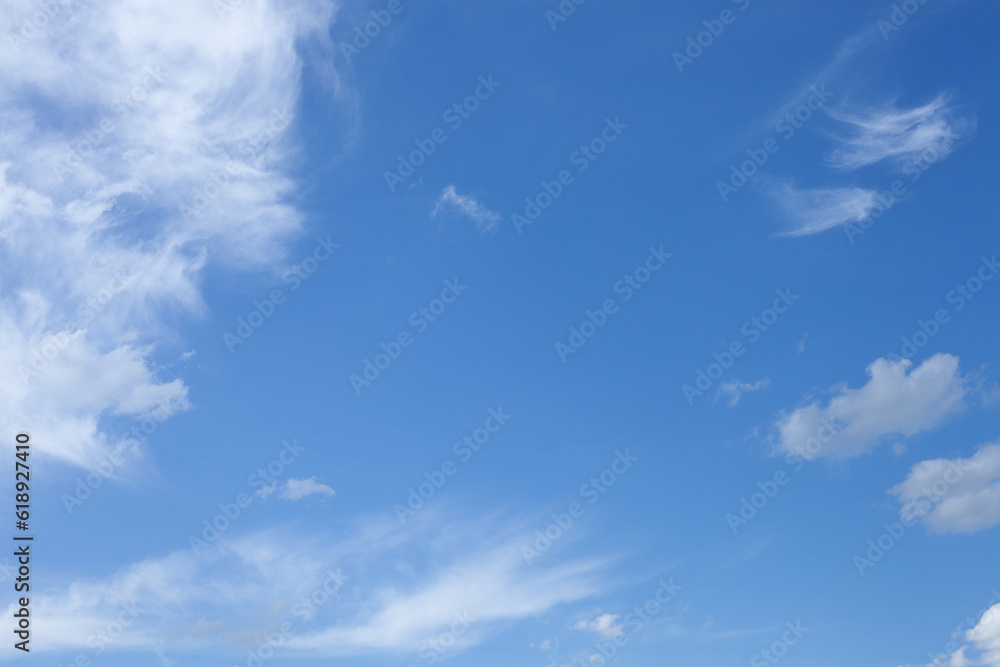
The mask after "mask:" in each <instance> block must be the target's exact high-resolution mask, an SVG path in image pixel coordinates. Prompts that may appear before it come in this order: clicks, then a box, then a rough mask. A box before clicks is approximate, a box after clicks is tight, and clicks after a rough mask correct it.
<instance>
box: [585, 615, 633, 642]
mask: <svg viewBox="0 0 1000 667" xmlns="http://www.w3.org/2000/svg"><path fill="white" fill-rule="evenodd" d="M573 629H574V630H587V631H589V632H596V633H597V634H598V635H599V636H600V638H601V639H614V638H615V637H617V636H618V635H620V634H622V632H623V631H624V626H623V625H622V624H621V623H619V622H618V614H601V615H600V616H598V617H597V618H595V619H593V620H591V621H580V622H578V623H577V624H576V625H574V626H573Z"/></svg>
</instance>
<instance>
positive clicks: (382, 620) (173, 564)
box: [0, 515, 611, 662]
mask: <svg viewBox="0 0 1000 667" xmlns="http://www.w3.org/2000/svg"><path fill="white" fill-rule="evenodd" d="M432 516H434V515H424V519H425V520H424V521H423V522H413V523H412V524H410V525H408V526H406V527H401V526H399V524H398V523H397V522H396V521H394V520H391V519H388V520H382V519H380V518H373V517H364V518H363V519H362V520H360V521H358V522H357V524H356V527H355V528H354V529H350V528H349V527H347V528H346V529H344V528H342V529H339V530H338V531H337V534H338V535H341V536H343V537H341V538H339V541H337V542H332V543H331V542H328V541H325V540H323V539H318V538H303V537H301V536H297V535H293V534H289V533H288V532H287V531H266V532H259V533H253V534H248V535H245V536H242V537H236V536H233V533H232V531H233V530H235V529H230V532H229V533H227V534H226V535H224V536H223V537H222V539H221V540H219V541H218V542H216V543H214V544H213V545H211V547H208V548H202V549H200V555H195V553H194V552H193V551H191V550H184V551H179V552H174V553H171V554H168V555H166V556H163V557H160V558H153V559H149V560H145V561H143V562H140V563H136V564H133V565H130V566H127V567H124V568H122V569H120V570H119V571H117V572H115V573H114V574H112V575H110V576H103V577H99V578H90V577H85V578H79V579H76V580H75V581H70V582H69V583H67V584H66V585H64V586H59V587H55V586H51V585H48V586H46V587H43V588H41V589H40V590H38V591H37V592H35V595H34V596H33V597H32V629H33V636H32V639H34V640H35V641H36V642H37V644H38V650H40V651H71V650H87V649H88V648H91V647H88V645H87V641H88V639H89V638H90V637H92V636H93V634H94V633H95V632H97V631H99V630H104V629H105V628H107V627H108V624H109V623H112V622H114V621H115V620H116V619H117V618H118V616H119V614H120V613H121V612H122V608H123V605H126V606H130V607H131V606H134V607H135V608H137V609H139V610H140V612H139V614H138V615H137V617H136V618H135V619H134V621H133V622H132V623H131V624H130V625H129V627H128V631H127V632H124V633H122V634H121V636H120V637H119V639H118V640H117V641H116V642H115V643H114V644H113V645H111V647H110V648H111V649H113V650H122V649H130V650H146V651H151V652H152V651H157V650H165V649H167V650H172V651H185V650H190V651H203V650H205V649H208V648H212V649H219V648H220V647H221V648H223V649H225V648H226V647H229V648H230V649H231V650H232V651H233V654H234V655H236V654H241V655H245V648H246V646H248V645H252V646H256V645H257V643H259V639H260V637H261V636H262V635H263V634H265V633H273V632H275V631H276V629H277V628H278V627H279V626H280V625H281V623H282V622H285V621H289V622H291V623H292V624H293V626H294V630H295V631H294V633H293V634H292V635H291V637H290V638H289V639H288V640H287V641H286V643H285V650H286V651H287V652H288V654H289V655H291V656H293V657H294V656H307V657H312V658H316V657H335V656H350V655H361V654H375V655H378V654H381V655H395V654H400V653H407V652H417V651H419V650H421V648H422V647H424V646H426V645H427V642H428V641H429V640H432V639H435V638H437V637H439V636H440V634H441V633H442V632H446V631H449V630H450V629H452V628H454V626H455V623H456V617H459V618H462V619H464V620H465V621H466V624H467V626H468V627H466V628H464V630H465V631H464V632H462V633H461V635H460V637H459V638H458V641H457V642H456V643H455V645H454V646H452V647H451V648H450V649H449V650H450V651H453V650H454V651H457V650H461V649H462V648H468V647H469V646H472V645H475V644H477V643H479V642H480V641H482V640H483V639H484V638H485V637H487V636H489V635H491V634H492V633H494V632H495V631H497V630H498V629H499V628H501V627H503V623H502V622H503V621H511V620H519V619H525V618H531V617H534V616H536V615H538V614H540V613H543V612H545V611H547V610H549V609H551V608H552V607H554V606H555V605H559V604H563V603H569V602H574V601H578V600H582V599H585V598H588V597H591V596H593V595H596V594H598V593H602V592H605V591H606V584H605V583H602V582H603V581H604V580H605V576H604V575H605V570H606V568H607V566H608V565H609V564H610V562H611V561H609V560H607V559H594V558H591V559H581V560H574V561H568V562H567V561H563V562H559V561H558V560H557V559H556V558H555V556H554V555H553V557H552V558H550V559H549V560H548V561H539V562H536V563H533V564H532V565H530V566H529V565H527V564H526V563H525V561H524V558H523V557H522V555H521V553H520V547H521V544H523V543H524V542H525V541H526V540H529V539H530V535H531V529H532V527H533V524H531V525H527V524H523V525H511V524H500V523H498V522H497V521H495V520H493V519H490V520H480V521H477V522H475V523H472V522H446V521H443V520H436V519H433V520H432ZM334 575H336V579H337V580H340V581H341V582H344V581H345V580H346V583H343V587H340V586H339V585H338V586H337V587H336V589H337V590H336V595H335V596H332V597H330V599H329V601H327V602H325V603H324V604H323V605H322V606H321V607H320V608H312V609H307V606H306V605H303V604H302V603H303V602H304V601H305V600H307V598H309V597H311V596H312V594H313V593H315V592H316V591H317V590H319V589H320V588H321V587H322V586H323V585H324V584H329V582H330V581H331V577H333V576H334ZM57 580H59V581H65V580H66V578H65V576H64V577H62V578H51V579H50V581H57ZM313 599H314V600H315V598H313ZM5 613H7V614H8V615H10V614H12V613H13V608H8V609H7V610H6V612H5ZM209 620H210V622H209ZM32 646H33V648H34V642H33V644H32ZM13 653H14V649H13V648H12V647H11V645H10V644H9V643H8V644H7V645H6V647H5V648H0V656H3V655H6V656H11V655H13ZM182 662H183V661H182Z"/></svg>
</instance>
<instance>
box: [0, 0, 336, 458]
mask: <svg viewBox="0 0 1000 667" xmlns="http://www.w3.org/2000/svg"><path fill="white" fill-rule="evenodd" d="M214 4H215V5H218V4H219V3H214ZM44 5H45V7H48V9H47V10H45V11H44V12H43V13H45V12H47V13H46V16H47V18H46V19H45V22H44V26H43V29H37V28H32V27H31V21H32V20H33V19H32V17H33V16H35V15H37V14H38V13H39V12H40V11H41V10H42V8H43V6H42V5H39V4H38V3H37V2H34V1H33V0H11V2H9V3H7V6H6V7H5V11H4V12H3V13H2V15H0V34H3V35H5V37H4V38H3V39H0V85H2V87H3V90H4V96H3V99H2V100H0V113H2V115H3V117H4V124H3V127H2V128H0V267H2V268H0V284H2V285H3V291H2V292H0V312H2V313H3V315H2V317H0V340H2V342H3V346H2V348H0V428H2V429H4V430H5V431H7V432H11V431H15V430H29V431H31V432H32V433H33V436H34V437H35V439H36V440H38V441H40V442H44V443H45V446H44V447H42V448H40V449H39V451H42V452H47V453H51V454H52V455H54V456H56V457H58V458H61V459H63V460H65V461H67V462H71V463H73V464H77V465H81V466H86V465H90V464H91V463H92V462H93V461H95V460H97V459H100V458H103V457H104V456H105V455H106V454H107V451H108V450H109V449H110V448H114V447H116V446H118V445H119V444H120V438H119V437H117V436H115V435H113V434H110V433H108V432H106V429H107V428H109V426H108V420H109V418H113V417H115V416H125V417H129V418H132V417H136V418H144V417H146V416H148V415H150V414H151V413H152V412H153V410H154V409H157V408H159V412H158V414H160V415H169V414H173V413H174V412H176V411H178V410H183V409H185V408H186V407H187V406H188V402H187V388H186V387H185V385H184V383H183V381H182V380H180V379H170V378H161V375H162V373H161V371H160V370H159V369H158V368H157V364H156V362H155V360H154V357H155V355H156V354H157V348H156V347H155V346H154V342H155V341H158V340H163V339H165V340H167V341H169V342H177V341H176V333H175V332H174V330H173V328H168V327H167V326H165V325H164V324H163V320H162V318H161V315H162V314H163V313H164V312H165V311H167V310H169V311H170V312H171V313H173V312H176V311H178V310H180V311H182V312H183V311H187V312H189V313H199V312H200V311H202V310H203V304H202V300H201V296H200V286H199V281H200V280H201V276H202V270H203V269H204V268H205V266H206V265H207V264H208V263H209V262H217V263H219V264H222V265H225V266H227V267H229V268H231V269H235V270H260V269H276V268H277V264H278V263H279V262H280V261H281V260H282V259H283V258H284V248H285V246H286V244H287V242H288V241H289V240H290V239H291V238H292V236H293V235H294V234H295V233H296V232H297V231H298V229H299V227H300V223H301V216H300V214H299V213H298V212H297V211H296V209H295V208H294V207H293V206H291V205H290V204H289V203H287V200H288V195H289V194H291V192H292V187H293V184H292V182H291V181H290V180H289V179H288V178H287V177H286V176H285V175H284V171H283V170H284V169H285V167H286V166H288V165H289V164H290V162H291V160H292V158H293V157H294V150H295V142H294V139H293V135H294V132H292V131H290V128H294V125H293V124H292V120H293V117H294V113H295V108H296V103H297V97H298V92H299V71H300V68H301V62H300V59H299V56H298V54H297V52H296V42H297V41H298V40H299V39H300V38H302V37H303V36H305V35H307V34H316V35H320V39H326V36H325V30H324V28H325V27H327V26H328V25H329V23H330V22H331V21H332V19H333V16H334V10H335V7H334V5H333V4H332V3H331V2H324V1H322V0H320V1H317V2H305V1H293V2H289V3H276V2H272V1H271V0H244V2H242V3H240V4H239V6H238V7H235V8H232V10H231V11H228V12H225V13H224V15H220V13H217V11H216V9H215V6H214V5H213V3H212V2H202V1H201V0H177V2H171V3H167V4H164V3H159V2H153V1H152V0H139V1H134V0H128V1H126V0H109V1H107V2H99V3H88V4H83V3H79V2H75V1H72V0H59V1H53V2H49V3H44ZM26 21H27V22H28V23H25V22H26ZM26 26H27V27H26ZM161 406H162V407H161ZM110 428H114V427H110Z"/></svg>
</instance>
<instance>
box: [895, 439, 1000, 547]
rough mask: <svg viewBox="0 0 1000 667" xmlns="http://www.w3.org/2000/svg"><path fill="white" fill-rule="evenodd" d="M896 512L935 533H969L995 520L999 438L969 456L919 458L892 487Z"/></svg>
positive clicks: (999, 501)
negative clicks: (898, 505)
mask: <svg viewBox="0 0 1000 667" xmlns="http://www.w3.org/2000/svg"><path fill="white" fill-rule="evenodd" d="M891 493H893V494H894V495H895V496H896V497H897V498H898V499H899V502H900V503H902V507H901V508H900V516H902V517H904V518H910V517H920V518H921V519H922V520H923V522H924V523H925V524H926V525H927V527H928V528H930V529H931V530H932V531H934V532H937V533H972V532H975V531H977V530H983V529H985V528H990V527H992V526H995V525H997V524H1000V442H997V443H994V444H989V445H983V446H982V447H980V448H979V450H978V451H977V452H976V453H975V454H974V455H973V456H972V457H970V458H967V459H963V458H957V459H933V460H930V461H921V462H920V463H917V464H916V465H914V466H913V468H912V469H911V470H910V474H909V476H908V477H907V478H906V481H904V482H902V483H901V484H898V485H897V486H895V487H893V488H892V489H891Z"/></svg>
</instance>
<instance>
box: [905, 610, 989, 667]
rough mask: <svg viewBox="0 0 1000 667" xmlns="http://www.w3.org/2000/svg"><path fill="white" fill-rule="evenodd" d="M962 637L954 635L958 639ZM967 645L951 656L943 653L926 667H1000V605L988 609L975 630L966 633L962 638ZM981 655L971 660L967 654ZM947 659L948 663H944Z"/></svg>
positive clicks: (925, 666)
mask: <svg viewBox="0 0 1000 667" xmlns="http://www.w3.org/2000/svg"><path fill="white" fill-rule="evenodd" d="M959 637H961V635H953V639H958V638H959ZM962 639H964V640H965V641H966V642H967V643H966V644H965V645H964V646H960V647H959V648H958V649H957V650H955V651H953V652H952V653H951V655H947V654H944V653H942V654H941V655H939V656H938V658H937V661H936V662H932V663H928V664H926V665H924V667H970V666H971V665H980V666H982V667H1000V604H996V605H993V606H992V607H990V608H989V609H987V610H986V611H985V612H984V613H983V615H982V617H981V618H980V619H979V622H978V623H977V624H976V626H975V627H974V628H971V629H970V630H968V631H966V632H965V635H964V637H962ZM968 653H979V655H978V657H974V658H970V657H968V656H967V655H966V654H968ZM944 659H947V663H945V662H944Z"/></svg>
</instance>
